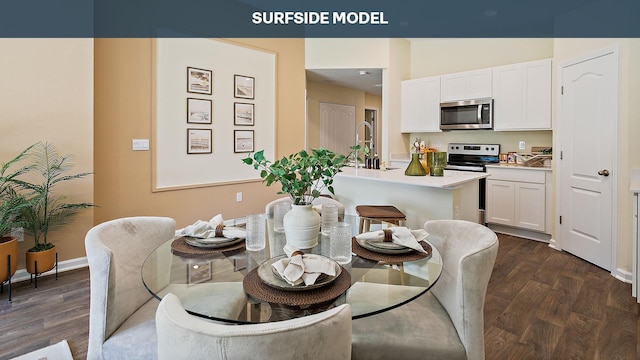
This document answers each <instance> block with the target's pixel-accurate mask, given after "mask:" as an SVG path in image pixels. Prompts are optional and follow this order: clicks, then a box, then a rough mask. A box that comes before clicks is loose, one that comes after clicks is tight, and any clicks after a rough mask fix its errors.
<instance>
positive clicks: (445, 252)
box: [352, 220, 498, 360]
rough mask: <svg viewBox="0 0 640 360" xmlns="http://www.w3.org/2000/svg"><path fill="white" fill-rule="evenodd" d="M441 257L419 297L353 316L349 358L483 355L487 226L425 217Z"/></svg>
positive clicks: (494, 248) (494, 240)
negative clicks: (439, 265)
mask: <svg viewBox="0 0 640 360" xmlns="http://www.w3.org/2000/svg"><path fill="white" fill-rule="evenodd" d="M424 228H425V230H426V231H427V232H428V233H430V234H434V235H437V237H438V238H436V237H433V238H429V241H431V242H432V244H433V245H434V246H435V247H436V248H437V249H438V251H440V254H441V255H442V261H443V269H442V275H441V276H440V279H439V280H438V282H437V283H436V284H435V285H434V286H433V287H432V288H431V289H430V290H429V292H427V293H425V294H423V295H422V296H420V297H419V298H417V299H415V300H413V301H412V302H410V303H408V304H405V305H402V306H400V307H398V308H396V309H393V310H390V311H387V312H384V313H382V314H378V315H374V316H370V317H366V318H362V319H356V320H354V321H353V347H352V357H353V359H403V360H408V359H420V360H424V359H446V360H455V359H475V360H482V359H484V315H483V310H484V299H485V295H486V292H487V284H488V283H489V278H490V277H491V272H492V271H493V265H494V263H495V259H496V255H497V253H498V237H497V236H496V234H495V233H494V232H493V231H491V230H490V229H489V228H487V227H484V226H482V225H479V224H476V223H472V222H468V221H462V220H433V221H427V222H426V223H425V225H424Z"/></svg>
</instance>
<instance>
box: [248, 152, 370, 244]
mask: <svg viewBox="0 0 640 360" xmlns="http://www.w3.org/2000/svg"><path fill="white" fill-rule="evenodd" d="M359 149H360V146H359V145H356V146H353V147H351V150H352V151H351V153H349V154H348V155H342V154H336V153H334V152H332V151H330V150H327V149H324V148H317V149H311V150H310V151H306V150H300V151H299V152H297V153H293V154H290V155H287V156H285V157H283V158H281V159H279V160H275V161H273V162H272V161H270V160H268V159H267V158H266V157H265V156H264V150H260V151H258V152H256V153H254V154H253V157H251V156H248V157H246V158H244V159H242V161H243V162H244V163H245V164H247V165H251V166H253V168H254V169H256V170H260V177H261V178H262V179H264V182H265V183H266V185H267V186H271V185H272V184H274V183H280V185H281V190H280V191H278V194H287V195H289V197H290V198H291V202H292V208H291V211H289V212H287V214H286V215H285V217H284V220H283V223H284V231H285V236H286V238H287V243H288V244H291V245H293V246H295V247H297V248H300V249H308V248H311V247H313V246H315V245H317V243H318V231H320V216H319V215H318V213H317V212H315V211H313V209H312V207H311V206H312V203H313V200H314V199H316V198H317V197H318V196H320V194H322V192H323V191H324V190H325V189H326V190H327V191H329V192H330V193H332V194H333V193H334V190H333V177H334V176H335V175H336V174H337V173H338V172H340V171H341V169H342V167H344V166H345V165H347V163H348V162H349V161H350V159H351V157H352V156H353V154H354V152H355V151H357V150H359Z"/></svg>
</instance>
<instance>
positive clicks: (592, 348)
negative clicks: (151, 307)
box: [0, 235, 640, 360]
mask: <svg viewBox="0 0 640 360" xmlns="http://www.w3.org/2000/svg"><path fill="white" fill-rule="evenodd" d="M499 237H500V248H499V251H498V258H497V259H496V264H495V267H494V271H493V274H492V276H491V280H490V282H489V287H488V290H487V299H486V302H485V354H486V358H487V359H488V360H502V359H607V360H608V359H637V358H638V354H639V353H640V352H639V351H638V344H639V343H640V342H639V341H638V336H639V335H638V334H640V321H638V304H637V303H636V301H635V299H634V298H633V297H632V296H631V285H630V284H625V283H623V282H621V281H619V280H616V279H615V278H613V277H612V276H611V275H610V274H609V273H608V272H607V271H605V270H603V269H601V268H598V267H596V266H594V265H591V264H589V263H587V262H585V261H583V260H581V259H579V258H576V257H574V256H572V255H570V254H568V253H565V252H560V251H556V250H553V249H551V248H549V247H548V246H547V244H545V243H541V242H536V241H532V240H525V239H520V238H516V237H512V236H506V235H499ZM88 329H89V271H88V269H87V268H84V269H79V270H73V271H68V272H64V273H61V274H60V277H59V279H58V280H57V281H56V280H55V278H54V277H53V276H47V277H43V278H41V279H40V280H39V281H38V289H37V290H35V289H34V288H33V286H32V285H31V284H29V282H28V281H26V282H22V283H18V284H14V291H13V303H11V304H8V303H7V291H6V289H5V291H4V293H2V294H0V359H10V358H12V357H14V356H17V355H21V354H24V353H27V352H29V351H32V350H35V349H38V348H41V347H44V346H47V345H49V344H54V343H56V342H58V341H60V340H63V339H66V340H67V341H68V342H69V346H70V347H71V352H72V353H73V356H74V358H75V359H85V358H86V354H87V341H88Z"/></svg>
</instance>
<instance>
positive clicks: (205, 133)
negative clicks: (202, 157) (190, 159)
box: [187, 129, 212, 154]
mask: <svg viewBox="0 0 640 360" xmlns="http://www.w3.org/2000/svg"><path fill="white" fill-rule="evenodd" d="M211 132H212V131H211V129H187V154H211V152H212V149H211Z"/></svg>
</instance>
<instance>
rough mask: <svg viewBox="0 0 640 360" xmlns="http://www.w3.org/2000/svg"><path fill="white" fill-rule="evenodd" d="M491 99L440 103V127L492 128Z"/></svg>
mask: <svg viewBox="0 0 640 360" xmlns="http://www.w3.org/2000/svg"><path fill="white" fill-rule="evenodd" d="M492 128H493V99H491V98H484V99H473V100H462V101H453V102H446V103H440V129H441V130H454V129H492Z"/></svg>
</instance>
